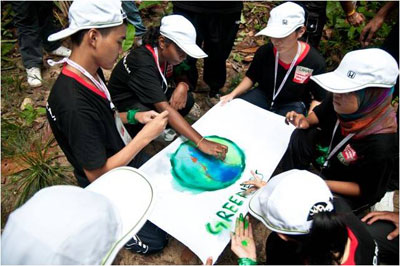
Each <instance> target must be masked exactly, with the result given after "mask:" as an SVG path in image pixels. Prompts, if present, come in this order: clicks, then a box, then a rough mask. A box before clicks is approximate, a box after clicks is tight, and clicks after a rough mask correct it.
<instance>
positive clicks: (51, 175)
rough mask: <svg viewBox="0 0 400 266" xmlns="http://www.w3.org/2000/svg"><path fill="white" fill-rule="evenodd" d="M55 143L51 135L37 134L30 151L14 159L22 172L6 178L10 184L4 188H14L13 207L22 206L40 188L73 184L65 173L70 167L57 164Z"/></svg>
mask: <svg viewBox="0 0 400 266" xmlns="http://www.w3.org/2000/svg"><path fill="white" fill-rule="evenodd" d="M55 147H56V141H55V138H54V136H53V135H52V134H48V136H45V135H43V134H39V135H38V137H36V138H35V139H34V140H33V142H32V145H30V149H29V150H26V151H23V152H21V153H20V154H19V156H18V157H16V158H15V159H16V163H17V164H18V166H19V168H22V170H19V171H17V172H16V173H13V174H12V175H10V176H9V177H8V178H9V179H10V183H8V184H7V185H5V186H12V188H15V190H14V194H16V196H17V201H16V204H15V207H19V206H21V205H22V204H24V203H25V202H26V201H27V200H28V199H29V198H30V197H32V195H33V194H35V193H36V192H37V191H39V190H40V189H42V188H45V187H48V186H53V185H62V184H73V181H72V178H71V177H70V176H69V175H67V174H66V173H68V172H70V171H71V167H70V166H63V165H61V164H60V163H59V162H58V158H60V157H61V156H62V155H58V153H57V151H56V149H55Z"/></svg>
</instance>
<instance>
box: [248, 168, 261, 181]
mask: <svg viewBox="0 0 400 266" xmlns="http://www.w3.org/2000/svg"><path fill="white" fill-rule="evenodd" d="M250 173H251V175H252V176H253V177H254V179H255V180H257V181H261V178H259V177H258V175H257V174H256V173H255V172H254V171H253V170H251V171H250ZM249 181H251V180H249Z"/></svg>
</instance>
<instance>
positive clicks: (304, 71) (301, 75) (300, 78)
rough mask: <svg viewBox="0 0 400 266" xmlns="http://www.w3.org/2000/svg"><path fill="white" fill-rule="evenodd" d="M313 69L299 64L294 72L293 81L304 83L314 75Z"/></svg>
mask: <svg viewBox="0 0 400 266" xmlns="http://www.w3.org/2000/svg"><path fill="white" fill-rule="evenodd" d="M312 72H313V69H310V68H307V67H303V66H297V67H296V71H295V72H294V77H293V82H296V83H299V84H304V83H307V82H308V80H309V79H310V77H311V75H312Z"/></svg>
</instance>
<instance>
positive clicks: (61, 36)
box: [47, 15, 124, 42]
mask: <svg viewBox="0 0 400 266" xmlns="http://www.w3.org/2000/svg"><path fill="white" fill-rule="evenodd" d="M123 18H124V16H123V15H121V20H120V21H117V22H113V23H106V24H102V25H86V26H82V27H79V28H76V29H71V28H70V27H68V28H66V29H63V30H60V31H59V32H56V33H53V34H51V35H50V36H49V37H48V38H47V40H48V41H49V42H54V41H58V40H61V39H64V38H67V37H69V36H71V35H72V34H74V33H77V32H78V31H80V30H87V29H103V28H111V27H116V26H119V25H121V24H122V23H124V21H123Z"/></svg>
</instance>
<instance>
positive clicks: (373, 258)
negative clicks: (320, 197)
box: [265, 198, 378, 265]
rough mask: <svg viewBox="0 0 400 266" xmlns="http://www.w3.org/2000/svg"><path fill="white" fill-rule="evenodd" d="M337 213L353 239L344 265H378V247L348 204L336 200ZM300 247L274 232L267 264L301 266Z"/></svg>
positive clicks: (270, 239)
mask: <svg viewBox="0 0 400 266" xmlns="http://www.w3.org/2000/svg"><path fill="white" fill-rule="evenodd" d="M334 205H335V209H336V212H337V213H339V214H340V216H341V217H342V218H341V219H342V221H343V222H344V223H345V225H346V227H347V231H348V234H349V237H350V239H351V243H350V252H349V257H348V259H347V260H346V261H345V263H344V264H346V263H348V262H351V261H352V262H354V264H355V265H371V264H374V265H376V264H377V257H378V247H377V245H376V243H375V241H374V240H373V238H372V236H371V235H370V234H369V233H368V231H367V229H366V228H365V225H364V224H363V223H362V222H361V221H360V220H359V219H358V218H357V217H356V216H355V215H354V214H353V213H352V212H351V210H350V209H349V207H348V206H347V205H346V203H345V202H344V201H343V200H342V199H340V198H335V200H334ZM297 248H298V245H297V244H296V243H295V242H292V241H284V240H282V239H281V238H280V237H279V236H278V235H277V233H275V232H272V233H271V234H270V235H269V237H268V239H267V243H266V247H265V251H266V256H267V261H266V264H270V265H282V264H287V265H301V264H304V262H303V261H302V259H301V257H300V255H299V254H298V253H297Z"/></svg>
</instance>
